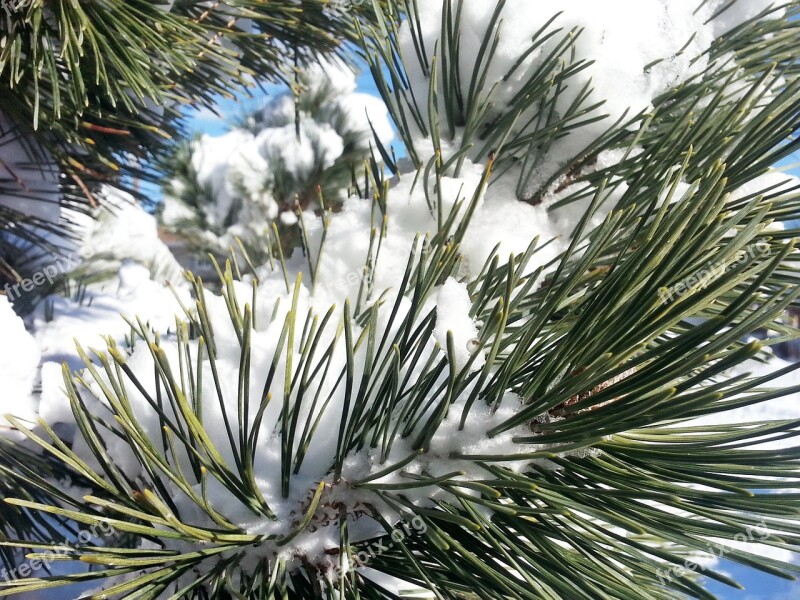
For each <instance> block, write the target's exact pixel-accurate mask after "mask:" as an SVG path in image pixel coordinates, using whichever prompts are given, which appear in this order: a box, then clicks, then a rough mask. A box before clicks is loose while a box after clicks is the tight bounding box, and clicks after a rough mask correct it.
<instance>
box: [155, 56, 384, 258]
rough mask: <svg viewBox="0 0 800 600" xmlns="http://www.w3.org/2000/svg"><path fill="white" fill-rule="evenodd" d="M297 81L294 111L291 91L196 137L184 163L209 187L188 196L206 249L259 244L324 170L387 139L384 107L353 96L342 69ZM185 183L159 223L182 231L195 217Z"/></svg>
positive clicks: (350, 77) (320, 67)
mask: <svg viewBox="0 0 800 600" xmlns="http://www.w3.org/2000/svg"><path fill="white" fill-rule="evenodd" d="M298 84H299V87H300V90H301V91H300V93H299V101H300V108H299V112H297V113H296V106H295V97H294V96H293V95H292V94H290V93H285V94H279V95H277V96H276V97H274V98H273V99H272V100H270V102H269V103H268V104H267V105H266V106H265V107H264V108H263V109H262V110H261V111H259V112H257V113H255V114H254V115H251V116H249V117H248V119H247V120H246V122H245V127H246V128H234V129H232V130H231V131H229V132H228V133H226V134H223V135H220V136H210V135H203V136H201V137H200V138H199V139H197V140H196V141H195V142H194V143H193V144H192V156H191V166H192V168H193V170H194V171H195V174H196V179H197V183H198V184H199V185H200V187H202V188H205V189H207V190H208V194H207V197H206V198H202V199H198V198H194V199H193V201H194V202H195V203H196V204H199V205H200V206H201V211H202V214H203V217H204V219H205V222H206V224H207V226H206V230H205V231H201V232H197V235H198V236H199V237H200V238H202V239H203V240H204V241H205V242H206V243H208V244H209V245H211V246H212V247H216V248H218V249H221V250H222V251H223V252H227V249H228V248H229V247H231V246H234V247H235V246H236V244H235V240H234V238H235V237H237V236H238V237H240V238H242V239H243V240H244V241H253V242H254V243H255V244H258V243H260V241H261V240H263V237H264V231H265V230H266V228H268V227H269V225H270V222H271V221H274V220H275V219H277V218H278V217H279V216H281V215H282V214H285V213H287V212H293V211H294V210H295V206H294V199H295V198H294V196H295V194H303V193H305V192H306V191H307V190H308V189H309V188H311V189H314V188H315V187H316V184H317V183H320V182H321V181H322V175H323V172H324V171H325V170H327V169H331V168H332V167H334V166H335V165H337V164H338V163H339V162H340V161H341V160H342V159H344V158H346V157H350V158H352V157H353V155H354V153H355V154H360V155H361V156H362V157H366V156H367V155H368V154H369V151H370V143H371V141H372V138H373V134H372V129H373V128H374V131H375V133H376V134H377V135H378V138H379V139H380V140H381V142H382V143H383V144H384V145H385V146H387V147H388V146H389V144H390V143H391V142H392V140H393V138H394V129H393V127H392V125H391V123H390V122H389V119H388V113H387V110H386V107H385V106H384V104H383V102H381V101H380V100H379V99H377V98H375V97H374V96H371V95H368V94H362V93H358V92H356V91H355V90H356V77H355V73H354V72H353V71H352V70H351V69H350V68H349V67H347V66H346V65H344V64H342V63H340V62H337V61H332V60H325V61H322V62H320V63H319V64H315V65H312V66H311V67H309V68H307V69H306V70H305V71H302V72H300V74H299V78H298ZM296 116H297V117H298V121H297V122H295V117H296ZM184 185H185V184H184V183H183V182H182V181H180V180H178V179H176V180H175V181H174V182H173V193H171V194H169V193H168V194H167V195H166V196H165V199H164V210H163V212H162V216H161V218H162V221H163V223H164V224H165V225H166V226H167V227H170V228H172V229H175V230H176V231H178V232H184V233H187V232H188V229H187V226H186V224H187V221H190V220H192V218H193V217H196V213H194V212H193V211H192V209H191V208H190V206H187V204H186V203H185V199H183V198H181V197H180V196H181V194H182V193H183V192H184ZM198 200H199V201H198ZM326 200H329V201H337V200H339V198H326ZM307 201H308V199H302V198H301V202H307ZM304 208H305V207H304ZM312 208H313V206H312ZM285 219H288V220H289V221H288V222H289V223H290V222H291V217H286V218H285ZM282 221H284V219H282ZM284 222H287V221H284Z"/></svg>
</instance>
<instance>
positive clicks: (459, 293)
mask: <svg viewBox="0 0 800 600" xmlns="http://www.w3.org/2000/svg"><path fill="white" fill-rule="evenodd" d="M471 309H472V300H471V299H470V297H469V291H468V290H467V286H466V285H464V284H463V283H459V282H457V281H456V280H455V279H453V278H452V277H450V278H449V279H448V280H447V281H445V283H444V285H443V286H442V287H441V289H440V290H439V295H438V297H437V298H436V329H435V330H434V332H433V335H434V337H435V338H436V341H437V342H439V345H440V346H441V347H442V348H444V349H447V334H448V333H450V334H451V335H452V336H453V350H454V351H455V364H456V365H457V366H458V367H459V368H462V367H464V365H466V364H467V361H469V359H470V357H471V356H472V351H471V348H472V347H473V346H474V344H475V341H476V338H477V337H478V328H477V327H476V326H475V320H474V319H473V318H472V317H470V315H469V312H470V310H471ZM482 366H483V360H479V361H476V362H473V364H472V368H473V369H479V368H480V367H482Z"/></svg>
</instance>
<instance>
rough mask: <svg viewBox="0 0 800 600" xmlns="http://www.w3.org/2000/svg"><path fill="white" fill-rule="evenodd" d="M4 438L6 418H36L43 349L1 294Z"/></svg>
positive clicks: (0, 429)
mask: <svg viewBox="0 0 800 600" xmlns="http://www.w3.org/2000/svg"><path fill="white" fill-rule="evenodd" d="M0 336H2V337H0V379H1V380H2V382H3V393H2V394H0V435H6V434H7V429H6V425H3V424H4V423H6V420H5V418H4V415H7V414H13V415H15V416H17V417H20V418H22V419H28V420H29V419H32V418H35V414H36V413H35V410H33V406H32V402H31V396H32V394H33V386H34V382H35V379H36V370H37V367H38V365H39V358H40V354H39V349H38V348H37V346H36V342H35V341H34V340H33V338H32V337H31V336H30V334H29V333H28V332H27V331H26V330H25V325H24V323H23V321H22V319H20V318H19V317H18V316H17V315H16V313H15V312H14V309H13V308H12V307H11V304H10V303H9V301H8V300H7V299H6V297H5V296H4V295H2V294H0Z"/></svg>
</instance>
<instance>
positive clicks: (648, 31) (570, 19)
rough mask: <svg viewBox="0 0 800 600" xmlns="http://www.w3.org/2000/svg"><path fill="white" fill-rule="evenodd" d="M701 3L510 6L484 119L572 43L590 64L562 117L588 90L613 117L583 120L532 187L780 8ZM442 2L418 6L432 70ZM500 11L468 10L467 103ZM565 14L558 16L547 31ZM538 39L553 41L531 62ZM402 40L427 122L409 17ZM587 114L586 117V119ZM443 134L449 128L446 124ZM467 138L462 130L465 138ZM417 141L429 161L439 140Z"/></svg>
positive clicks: (472, 5)
mask: <svg viewBox="0 0 800 600" xmlns="http://www.w3.org/2000/svg"><path fill="white" fill-rule="evenodd" d="M699 4H701V3H700V2H697V1H696V0H639V1H637V2H630V1H629V0H605V1H604V2H596V1H593V0H564V1H562V2H558V3H557V4H556V5H554V4H553V3H549V2H531V1H530V0H509V1H508V2H506V3H505V6H504V8H503V9H502V11H501V13H500V19H501V23H500V25H499V30H500V35H499V43H498V45H497V48H496V50H495V53H494V57H493V60H492V63H491V65H490V66H489V68H488V69H487V70H486V74H485V78H486V80H485V83H484V84H483V86H482V88H481V90H480V92H479V94H480V97H481V98H484V99H485V98H491V107H490V108H489V113H488V114H487V116H486V118H485V119H484V122H491V120H492V119H493V118H497V117H499V116H500V115H502V114H503V111H504V110H505V108H506V107H507V106H508V105H509V102H510V101H511V100H512V99H513V98H514V97H515V96H517V94H519V93H520V92H521V91H522V90H523V88H524V86H525V85H526V84H527V83H528V82H529V81H530V80H531V77H532V76H533V75H534V74H535V73H537V71H538V70H540V69H542V68H544V67H545V65H546V64H548V61H549V60H550V58H551V56H552V53H553V52H554V51H556V50H557V49H558V48H559V45H560V44H562V42H563V41H564V40H565V39H567V38H570V39H571V40H572V41H573V42H574V44H573V51H574V56H571V55H570V53H569V52H568V53H567V54H566V55H565V56H564V59H565V60H566V61H567V62H571V63H572V64H574V65H578V64H583V65H584V66H585V68H583V69H582V70H580V71H578V72H577V73H575V74H573V75H571V76H570V78H569V81H568V83H567V85H566V88H565V89H564V90H563V93H561V94H560V95H559V97H558V101H557V103H556V106H555V111H556V114H557V115H564V114H566V113H567V112H568V111H569V109H570V107H571V105H572V104H573V103H574V102H575V100H576V99H577V98H578V97H579V96H580V94H581V93H582V92H583V90H584V88H585V87H586V86H588V87H589V88H590V89H591V90H592V92H591V96H590V97H589V99H588V100H587V101H586V102H584V106H590V105H592V104H595V103H597V102H602V106H600V107H599V108H596V109H595V110H593V111H592V112H591V113H589V115H588V116H599V115H607V118H605V119H603V120H600V121H597V122H594V123H589V124H584V125H583V126H581V127H579V128H577V129H576V130H575V131H573V132H571V133H570V135H567V136H565V137H564V138H562V139H560V140H559V141H557V142H556V143H555V144H554V145H553V146H552V147H551V148H549V149H548V151H547V154H546V155H545V156H543V157H542V158H541V159H540V160H539V161H538V165H537V169H536V171H535V173H534V174H533V177H532V179H531V181H530V182H529V183H528V188H530V189H531V190H535V189H538V187H539V186H540V185H541V184H542V183H543V182H545V181H546V180H547V179H548V178H549V177H550V176H551V175H553V174H554V173H555V172H556V171H557V170H558V168H559V167H561V166H562V165H563V164H565V163H566V162H567V161H568V160H570V159H572V158H573V157H575V156H577V155H579V154H580V152H581V151H582V150H583V149H584V148H586V147H588V146H589V145H590V143H591V142H593V141H594V140H596V139H598V138H599V137H600V135H602V134H603V133H604V132H605V131H606V130H607V129H608V128H609V127H610V126H611V125H612V124H613V123H614V122H615V121H616V120H617V119H619V118H620V117H622V116H623V115H627V119H631V118H633V117H634V116H636V115H637V114H639V113H642V112H644V111H647V110H649V109H650V107H651V106H652V104H653V100H654V99H655V98H656V97H658V96H659V95H660V94H663V93H664V92H666V91H668V90H669V89H671V88H674V87H676V86H678V85H679V84H680V83H681V82H684V81H686V80H688V79H689V78H691V77H692V76H694V75H697V74H700V73H702V72H703V71H704V70H705V69H706V67H707V66H708V58H707V56H705V52H706V51H707V50H708V49H709V48H710V46H711V44H712V42H713V41H714V40H715V39H716V38H718V37H719V36H720V35H722V34H724V33H726V32H727V31H729V30H730V29H731V28H733V27H735V26H736V25H739V24H741V23H742V22H744V21H746V20H747V19H750V18H752V17H754V16H756V15H758V14H760V13H761V12H762V11H763V10H764V9H765V8H766V7H768V6H769V5H770V4H771V2H769V1H764V0H758V1H755V2H751V1H750V0H740V1H739V2H737V3H736V4H735V5H734V6H733V7H732V8H729V9H728V10H726V11H724V12H723V13H722V14H720V15H719V16H718V17H717V18H715V19H712V17H713V16H714V15H715V14H716V13H718V12H719V11H720V9H721V8H722V7H724V6H725V5H726V4H729V1H728V0H711V1H708V2H704V3H702V6H701V7H699V8H698V5H699ZM442 6H443V4H442V3H441V2H421V3H419V14H420V24H421V25H420V29H421V39H422V46H423V47H424V48H425V51H426V55H427V64H431V62H432V57H433V53H434V48H436V47H437V44H438V47H439V49H440V50H441V49H442V48H443V47H444V45H445V44H446V42H445V41H444V40H441V39H440V37H441V33H442V29H443V28H442V25H441V21H442V10H443V9H442ZM496 8H497V3H496V2H495V1H494V0H472V1H470V2H467V3H464V5H463V6H462V7H461V9H460V10H461V12H462V16H461V18H462V21H461V26H460V31H459V33H460V39H459V52H460V53H459V57H458V65H459V68H460V71H461V73H462V74H463V75H462V93H463V95H464V97H468V94H469V86H470V82H471V79H470V77H469V74H471V73H473V72H474V71H475V70H476V65H477V63H478V60H479V52H480V49H481V46H482V41H483V39H484V37H485V35H486V32H487V28H488V27H489V25H490V23H491V22H492V17H493V14H494V12H495V10H496ZM556 12H558V13H559V14H558V17H557V18H556V19H555V20H554V21H553V22H552V23H550V24H549V26H547V28H546V29H544V30H543V29H542V28H543V27H544V26H545V24H547V23H548V22H549V21H550V19H551V18H552V17H553V16H554V14H556ZM784 12H785V11H783V10H781V11H777V12H774V13H773V14H772V15H771V16H772V17H778V16H781V15H782V14H784ZM551 34H552V35H551ZM548 36H550V37H549V38H548ZM532 40H537V42H541V41H542V40H546V41H545V42H544V43H541V44H539V45H538V46H537V47H536V49H535V50H534V51H532V52H530V53H528V54H527V55H526V56H524V57H523V53H524V52H526V50H527V49H529V48H530V47H531V42H532ZM400 42H401V52H402V55H403V56H404V58H405V63H406V66H407V69H408V71H409V81H410V87H411V89H412V90H413V94H414V96H415V97H416V98H417V99H418V104H419V108H420V110H421V112H422V113H423V121H424V122H425V123H428V122H429V118H428V116H427V111H428V109H427V104H426V102H425V100H424V99H425V98H427V97H428V79H427V75H426V73H427V70H426V69H425V68H424V66H423V65H422V64H420V61H419V60H417V59H416V57H417V50H416V46H415V44H414V35H413V34H412V30H411V27H410V26H409V22H408V21H405V22H404V23H403V25H402V27H401V31H400ZM440 67H441V57H440ZM481 68H483V67H481ZM548 69H549V67H548ZM419 99H422V100H419ZM439 102H440V107H443V106H444V102H445V99H444V97H443V94H442V93H440V94H439ZM537 107H538V104H537V105H536V106H532V107H531V108H530V109H529V110H528V111H526V112H525V113H524V114H523V115H521V116H520V117H518V118H517V121H516V122H517V123H518V124H519V125H518V126H517V127H516V129H515V131H517V132H519V131H522V129H524V128H525V127H526V126H527V124H528V123H529V122H533V123H535V122H536V114H537V110H538V108H537ZM441 112H442V114H444V111H441ZM586 118H587V115H584V116H582V117H581V118H580V121H583V120H585V119H586ZM442 129H443V131H444V130H445V129H446V127H443V128H442ZM528 129H530V127H528ZM462 133H463V132H462V131H461V130H459V131H457V132H456V137H459V136H460V135H461V134H462ZM417 138H418V140H417V141H416V142H415V144H414V145H415V147H417V149H418V150H420V151H421V152H423V154H424V155H430V154H428V153H432V149H430V148H429V146H430V140H423V139H421V136H420V135H419V132H418V135H417ZM426 147H428V150H427V153H426V151H425V148H426ZM445 156H447V154H445Z"/></svg>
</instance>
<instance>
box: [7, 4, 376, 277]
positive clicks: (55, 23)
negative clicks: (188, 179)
mask: <svg viewBox="0 0 800 600" xmlns="http://www.w3.org/2000/svg"><path fill="white" fill-rule="evenodd" d="M327 5H328V3H327V2H326V1H325V0H314V1H303V2H296V1H293V0H278V1H270V2H265V1H264V0H236V1H233V2H197V1H195V0H172V1H168V2H163V1H162V2H157V1H155V0H132V1H131V2H115V1H114V2H112V1H105V0H104V1H93V2H72V1H59V2H43V1H41V0H3V3H2V12H0V36H2V37H1V38H0V39H1V40H2V45H1V46H0V95H2V98H3V103H2V109H0V278H2V279H0V283H3V284H4V283H6V282H7V281H18V280H19V279H21V278H22V276H23V275H24V273H25V270H26V267H28V266H30V264H31V263H34V264H35V263H37V262H39V261H41V260H42V258H43V257H47V256H49V255H52V254H53V253H57V252H59V250H60V249H61V247H62V246H63V243H64V241H63V238H64V237H69V235H70V234H69V230H70V227H71V225H72V219H73V217H72V216H71V214H70V212H69V211H84V210H86V209H87V208H90V207H91V206H92V205H94V204H96V203H97V201H98V198H97V197H96V194H97V191H98V189H99V188H98V186H99V185H100V184H104V183H105V184H109V183H110V184H113V185H115V186H118V187H122V188H125V189H126V191H128V192H131V193H134V194H136V193H137V189H136V184H135V182H136V181H156V180H158V175H157V174H156V172H154V170H153V168H152V166H151V165H152V164H153V163H152V161H151V159H152V158H153V157H154V156H164V155H165V152H166V150H167V148H168V145H169V143H170V140H171V139H173V138H175V137H176V136H177V135H178V134H179V132H180V131H181V114H182V111H183V110H184V109H185V108H186V107H188V106H194V107H200V106H205V107H210V106H212V105H213V103H214V101H215V100H216V99H218V97H220V96H223V97H234V96H236V95H238V94H242V93H246V92H245V90H246V88H247V87H248V86H249V85H251V84H252V83H253V82H254V81H256V80H257V81H275V82H277V81H284V80H285V79H286V76H287V70H286V69H285V64H286V62H287V60H295V59H296V60H298V61H299V63H300V64H305V63H306V62H307V61H309V60H314V59H315V57H317V56H318V54H319V53H320V52H323V53H324V52H339V51H341V49H342V43H343V42H344V41H345V40H347V39H352V38H353V36H354V32H355V30H354V27H353V17H354V16H358V15H360V14H367V13H369V12H370V11H371V7H368V6H367V5H366V4H363V5H359V6H354V7H353V10H352V11H350V12H349V13H348V14H347V15H346V17H345V18H331V16H330V15H329V14H327V12H324V11H325V9H326V7H327ZM137 195H138V196H139V198H140V199H142V200H146V198H145V197H144V196H142V195H140V194H137ZM61 209H66V210H61Z"/></svg>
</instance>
